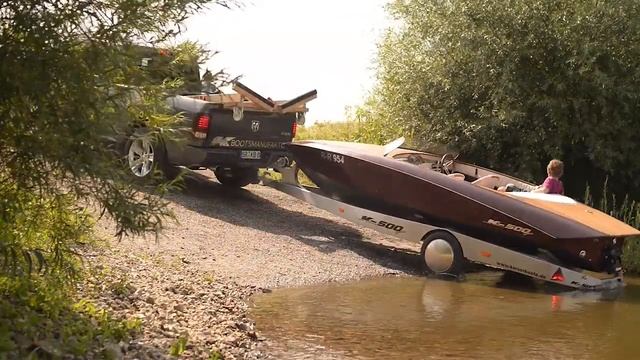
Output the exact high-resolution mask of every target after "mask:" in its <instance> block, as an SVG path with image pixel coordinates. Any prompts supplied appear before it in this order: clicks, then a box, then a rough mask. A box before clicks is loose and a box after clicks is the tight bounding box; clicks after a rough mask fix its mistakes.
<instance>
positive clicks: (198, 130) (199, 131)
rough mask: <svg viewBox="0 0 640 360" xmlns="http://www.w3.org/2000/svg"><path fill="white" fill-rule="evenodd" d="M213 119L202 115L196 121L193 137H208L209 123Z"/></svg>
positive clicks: (207, 115)
mask: <svg viewBox="0 0 640 360" xmlns="http://www.w3.org/2000/svg"><path fill="white" fill-rule="evenodd" d="M210 121H211V118H210V117H209V114H200V115H199V116H198V117H197V118H196V121H195V124H194V127H193V136H195V137H196V138H198V139H205V138H206V137H207V133H208V132H209V123H210Z"/></svg>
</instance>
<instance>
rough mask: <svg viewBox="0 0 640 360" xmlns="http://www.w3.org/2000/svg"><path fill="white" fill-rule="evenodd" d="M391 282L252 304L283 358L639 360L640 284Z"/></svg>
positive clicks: (494, 279) (287, 293) (488, 279)
mask: <svg viewBox="0 0 640 360" xmlns="http://www.w3.org/2000/svg"><path fill="white" fill-rule="evenodd" d="M504 280H505V279H504V278H503V275H502V274H501V273H492V272H487V273H480V274H473V275H470V277H469V278H468V279H467V281H465V282H452V281H444V280H438V279H425V278H387V279H377V280H369V281H361V282H357V283H353V284H341V285H326V286H315V287H308V288H298V289H282V290H275V291H274V292H273V293H271V294H264V295H260V296H257V297H255V298H254V299H253V302H254V306H253V308H252V312H253V317H254V319H256V326H257V329H258V331H259V332H261V333H262V334H263V335H265V336H266V337H267V338H269V339H271V341H270V342H269V348H270V350H271V351H272V352H273V353H274V354H275V355H276V357H277V358H283V359H342V358H348V359H640V335H639V334H638V329H640V280H634V279H627V280H626V282H627V286H626V287H625V288H624V290H623V291H622V293H618V294H601V293H589V292H562V293H559V294H558V293H557V292H556V294H557V295H552V294H550V293H548V292H545V291H543V290H540V289H537V288H535V289H530V288H525V289H521V288H519V287H521V286H519V284H518V283H516V285H509V284H507V285H503V284H502V283H503V282H504Z"/></svg>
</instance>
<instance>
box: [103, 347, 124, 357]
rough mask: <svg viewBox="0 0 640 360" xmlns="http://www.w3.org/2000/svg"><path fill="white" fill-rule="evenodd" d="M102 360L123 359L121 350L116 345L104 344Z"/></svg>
mask: <svg viewBox="0 0 640 360" xmlns="http://www.w3.org/2000/svg"><path fill="white" fill-rule="evenodd" d="M102 356H103V357H104V359H110V360H120V359H123V358H124V354H123V353H122V348H121V347H120V345H118V344H106V345H105V346H104V349H103V350H102Z"/></svg>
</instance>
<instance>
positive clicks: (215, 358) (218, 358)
mask: <svg viewBox="0 0 640 360" xmlns="http://www.w3.org/2000/svg"><path fill="white" fill-rule="evenodd" d="M223 359H224V356H222V354H221V353H220V351H218V350H212V351H211V353H210V354H209V360H223Z"/></svg>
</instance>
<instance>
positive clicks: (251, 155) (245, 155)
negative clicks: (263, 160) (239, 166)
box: [240, 150, 262, 160]
mask: <svg viewBox="0 0 640 360" xmlns="http://www.w3.org/2000/svg"><path fill="white" fill-rule="evenodd" d="M261 155H262V154H261V153H260V151H258V150H242V151H240V158H241V159H252V160H258V159H260V157H261Z"/></svg>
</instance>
